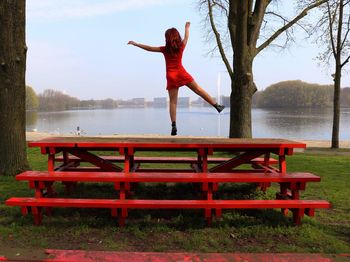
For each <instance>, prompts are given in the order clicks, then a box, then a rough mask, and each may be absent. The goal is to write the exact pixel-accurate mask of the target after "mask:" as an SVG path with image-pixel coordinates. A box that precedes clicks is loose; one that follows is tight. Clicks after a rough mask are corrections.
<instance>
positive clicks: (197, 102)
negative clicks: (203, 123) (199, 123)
mask: <svg viewBox="0 0 350 262" xmlns="http://www.w3.org/2000/svg"><path fill="white" fill-rule="evenodd" d="M204 103H205V101H204V100H203V98H201V97H198V98H197V99H196V100H194V101H191V106H195V107H202V106H204Z"/></svg>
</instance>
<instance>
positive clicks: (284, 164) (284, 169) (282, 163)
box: [279, 155, 287, 173]
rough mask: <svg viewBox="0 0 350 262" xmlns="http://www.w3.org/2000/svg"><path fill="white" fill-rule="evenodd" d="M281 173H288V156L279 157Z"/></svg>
mask: <svg viewBox="0 0 350 262" xmlns="http://www.w3.org/2000/svg"><path fill="white" fill-rule="evenodd" d="M279 172H281V173H286V172H287V162H286V156H285V155H280V156H279Z"/></svg>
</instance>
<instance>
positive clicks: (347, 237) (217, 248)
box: [0, 148, 350, 255]
mask: <svg viewBox="0 0 350 262" xmlns="http://www.w3.org/2000/svg"><path fill="white" fill-rule="evenodd" d="M163 154H164V153H163ZM179 154H181V155H183V154H184V153H179ZM187 155H188V154H187ZM28 159H29V162H30V165H31V167H32V169H33V170H46V169H47V157H46V155H41V154H40V150H38V149H35V148H34V149H33V148H29V149H28ZM287 162H288V171H308V172H312V173H315V174H317V175H319V176H320V177H321V182H320V183H309V184H307V188H306V191H305V192H302V194H301V198H303V199H325V200H328V201H330V202H331V203H332V208H331V209H329V210H318V211H316V216H315V217H313V218H309V217H307V216H305V217H304V218H303V220H302V222H303V224H302V226H294V225H293V223H292V220H291V217H290V216H289V217H283V216H282V215H281V213H280V212H279V211H278V210H256V211H251V210H250V211H243V210H241V211H238V210H237V211H225V212H223V218H222V219H221V220H219V221H214V223H213V225H212V226H210V227H208V226H207V225H206V223H205V220H204V218H203V212H200V211H196V210H194V211H191V210H185V211H181V210H172V211H165V210H161V211H154V210H145V211H144V210H131V211H130V212H129V217H128V218H127V221H126V222H127V225H126V227H125V228H119V227H118V223H117V220H115V219H113V218H112V217H111V216H110V212H109V211H108V210H100V209H96V210H95V209H88V210H86V209H85V210H84V209H69V208H67V209H55V210H54V214H53V216H52V217H44V221H43V225H41V226H33V223H32V222H33V220H32V217H31V215H29V216H26V217H23V216H22V215H21V212H20V209H19V208H18V207H7V206H5V205H4V201H5V200H6V199H7V198H9V197H12V196H33V190H32V189H29V188H28V185H27V183H25V182H18V181H15V179H14V177H0V255H2V254H6V253H9V252H13V250H40V249H44V248H45V249H47V248H52V249H89V250H116V251H159V252H165V251H167V252H170V251H171V252H177V251H188V252H301V253H314V252H315V253H350V248H349V247H350V212H349V211H350V193H349V192H350V191H349V190H348V187H349V185H350V156H349V155H346V154H345V155H338V154H333V152H332V151H328V152H326V153H325V152H322V154H317V152H311V153H300V154H295V155H293V156H290V157H288V158H287ZM56 190H57V191H58V193H59V195H61V196H62V195H63V196H64V188H63V186H61V185H59V184H57V187H56ZM277 190H278V187H277V185H273V186H272V187H271V188H269V189H268V191H267V192H266V193H262V192H260V191H256V189H255V187H254V186H252V185H248V184H233V185H232V184H224V185H221V186H220V190H219V192H218V193H217V197H220V198H228V199H245V198H254V199H256V198H257V199H273V198H274V195H275V193H276V191H277ZM194 192H198V190H197V191H196V190H193V187H192V185H186V184H176V185H174V184H170V185H169V184H167V185H165V184H155V185H149V184H139V185H138V186H137V187H136V189H135V196H138V197H140V198H141V197H147V198H155V199H157V198H165V197H166V198H169V199H179V198H181V199H186V198H189V199H191V198H197V197H198V195H197V193H194ZM72 196H74V197H80V196H84V197H106V198H114V197H116V196H117V193H116V191H115V190H114V189H113V186H112V185H111V184H79V185H78V188H77V190H76V191H75V192H74V193H73V195H72Z"/></svg>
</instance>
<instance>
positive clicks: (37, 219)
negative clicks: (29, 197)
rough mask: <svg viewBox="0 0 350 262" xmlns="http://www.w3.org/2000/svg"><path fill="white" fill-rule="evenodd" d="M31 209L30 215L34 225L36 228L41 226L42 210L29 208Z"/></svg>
mask: <svg viewBox="0 0 350 262" xmlns="http://www.w3.org/2000/svg"><path fill="white" fill-rule="evenodd" d="M31 209H32V214H33V218H34V225H36V226H38V225H41V223H42V218H43V215H42V212H41V211H42V208H41V207H31Z"/></svg>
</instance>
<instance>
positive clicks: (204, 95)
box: [187, 81, 225, 113]
mask: <svg viewBox="0 0 350 262" xmlns="http://www.w3.org/2000/svg"><path fill="white" fill-rule="evenodd" d="M187 87H188V88H189V89H191V90H192V91H193V92H195V93H196V94H197V95H199V96H200V97H202V98H203V99H204V100H205V101H207V103H209V104H210V105H212V106H213V107H215V108H216V110H217V111H218V112H219V113H220V112H221V111H222V110H223V109H224V108H225V106H223V105H219V104H218V103H216V102H215V101H214V99H213V98H212V97H211V96H210V95H209V94H208V93H207V92H206V91H205V90H204V89H203V88H201V87H200V86H199V85H198V84H197V82H196V81H192V82H191V83H189V84H187Z"/></svg>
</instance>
